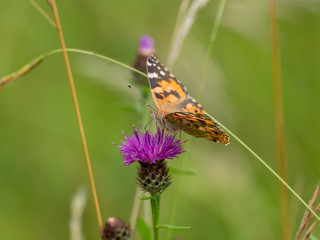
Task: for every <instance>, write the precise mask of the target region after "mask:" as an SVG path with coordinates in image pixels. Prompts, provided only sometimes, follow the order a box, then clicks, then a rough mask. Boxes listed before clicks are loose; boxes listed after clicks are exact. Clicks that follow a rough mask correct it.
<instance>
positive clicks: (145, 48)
mask: <svg viewBox="0 0 320 240" xmlns="http://www.w3.org/2000/svg"><path fill="white" fill-rule="evenodd" d="M153 45H154V44H153V39H152V38H151V37H149V36H148V35H143V36H142V37H141V38H140V41H139V49H138V51H139V52H141V53H144V55H148V56H149V55H150V54H152V53H153V52H154V48H153Z"/></svg>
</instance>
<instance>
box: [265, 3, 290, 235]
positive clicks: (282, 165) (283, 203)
mask: <svg viewBox="0 0 320 240" xmlns="http://www.w3.org/2000/svg"><path fill="white" fill-rule="evenodd" d="M270 26H271V48H272V79H273V89H274V114H275V131H276V145H277V159H278V168H279V175H280V176H281V177H282V179H283V180H284V181H287V163H286V146H285V133H284V119H283V100H282V86H281V63H280V46H279V36H278V21H277V6H276V0H270ZM279 190H280V208H281V225H282V228H281V231H282V239H283V240H288V239H290V215H289V199H288V189H287V188H286V187H285V186H284V185H283V184H280V189H279Z"/></svg>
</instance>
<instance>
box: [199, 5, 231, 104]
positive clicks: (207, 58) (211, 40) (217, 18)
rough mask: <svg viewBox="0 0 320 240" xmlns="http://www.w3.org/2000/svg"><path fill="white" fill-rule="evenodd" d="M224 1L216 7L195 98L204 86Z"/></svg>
mask: <svg viewBox="0 0 320 240" xmlns="http://www.w3.org/2000/svg"><path fill="white" fill-rule="evenodd" d="M226 1H227V0H221V1H220V3H219V8H218V12H217V15H216V19H215V21H214V25H213V27H212V31H211V34H210V41H209V45H208V48H207V54H206V57H205V60H204V64H203V68H202V71H201V77H200V85H199V89H198V93H197V99H198V100H199V99H200V96H201V93H202V90H203V87H204V82H205V75H206V73H207V70H208V65H209V60H210V56H211V53H212V49H213V43H214V42H215V40H216V38H217V33H218V29H219V26H220V23H221V19H222V14H223V11H224V7H225V5H226Z"/></svg>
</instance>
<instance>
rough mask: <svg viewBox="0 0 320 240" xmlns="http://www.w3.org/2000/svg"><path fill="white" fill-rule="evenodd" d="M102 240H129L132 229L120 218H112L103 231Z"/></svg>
mask: <svg viewBox="0 0 320 240" xmlns="http://www.w3.org/2000/svg"><path fill="white" fill-rule="evenodd" d="M101 239H102V240H129V239H130V227H129V224H128V223H125V222H123V221H122V220H121V219H120V218H116V217H110V218H108V220H107V221H106V223H105V225H104V226H103V229H102V231H101Z"/></svg>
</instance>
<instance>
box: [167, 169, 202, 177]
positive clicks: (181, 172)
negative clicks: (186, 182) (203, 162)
mask: <svg viewBox="0 0 320 240" xmlns="http://www.w3.org/2000/svg"><path fill="white" fill-rule="evenodd" d="M170 173H172V174H177V175H185V176H194V175H196V172H194V171H191V170H181V169H177V168H172V167H170Z"/></svg>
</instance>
